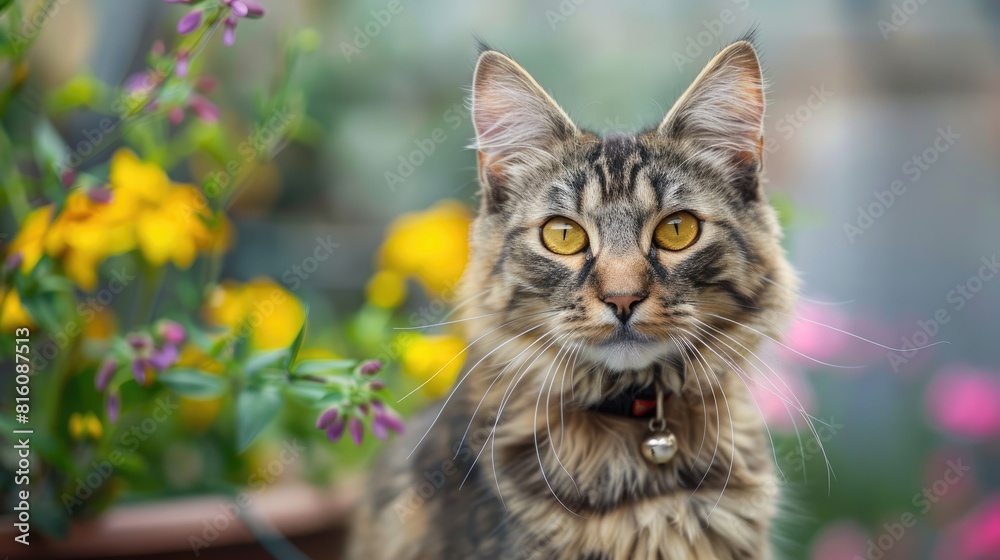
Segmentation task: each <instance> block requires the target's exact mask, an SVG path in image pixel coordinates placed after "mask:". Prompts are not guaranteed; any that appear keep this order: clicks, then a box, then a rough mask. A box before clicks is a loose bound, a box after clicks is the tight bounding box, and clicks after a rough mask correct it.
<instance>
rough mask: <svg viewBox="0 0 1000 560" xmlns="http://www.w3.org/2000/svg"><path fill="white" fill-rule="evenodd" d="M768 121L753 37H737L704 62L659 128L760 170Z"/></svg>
mask: <svg viewBox="0 0 1000 560" xmlns="http://www.w3.org/2000/svg"><path fill="white" fill-rule="evenodd" d="M763 126H764V83H763V76H762V75H761V70H760V61H759V60H758V59H757V53H756V51H754V47H753V45H752V44H751V43H750V42H749V41H737V42H736V43H733V44H732V45H729V46H728V47H726V48H725V49H724V50H723V51H722V52H720V53H719V54H718V55H717V56H716V57H715V58H713V59H712V60H711V62H709V63H708V65H707V66H705V69H704V70H702V71H701V74H699V75H698V77H697V78H695V81H694V83H693V84H691V87H689V88H688V89H687V91H685V92H684V95H682V96H681V98H680V99H678V100H677V103H675V104H674V107H673V108H672V109H671V110H670V112H669V113H667V116H666V117H665V118H664V119H663V122H662V123H660V126H659V129H658V130H659V131H660V132H661V133H662V134H665V135H667V136H670V137H673V138H681V139H687V140H691V141H692V142H694V143H696V144H698V145H700V146H701V147H703V148H704V149H706V150H710V151H713V152H716V153H718V154H720V155H721V156H723V158H724V159H725V160H727V161H729V162H732V163H734V164H737V165H738V166H739V167H740V168H741V169H742V170H747V171H750V170H751V169H752V171H753V172H756V171H757V170H758V169H760V167H761V166H762V165H763V151H764V131H763Z"/></svg>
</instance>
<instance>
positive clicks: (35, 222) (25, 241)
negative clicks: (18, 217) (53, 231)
mask: <svg viewBox="0 0 1000 560" xmlns="http://www.w3.org/2000/svg"><path fill="white" fill-rule="evenodd" d="M51 220H52V206H51V205H49V206H42V207H41V208H36V209H34V210H32V211H31V213H29V214H28V216H27V217H26V218H25V219H24V223H23V224H21V229H20V230H19V231H18V232H17V235H16V236H14V240H13V241H11V242H10V248H9V249H8V251H7V254H8V255H13V254H14V253H21V257H22V260H21V272H22V273H24V274H27V273H29V272H31V271H32V270H34V268H35V265H36V264H38V261H39V260H40V259H41V258H42V254H43V253H44V252H45V232H47V231H48V229H49V222H50V221H51Z"/></svg>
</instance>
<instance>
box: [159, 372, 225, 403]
mask: <svg viewBox="0 0 1000 560" xmlns="http://www.w3.org/2000/svg"><path fill="white" fill-rule="evenodd" d="M159 380H160V382H161V383H163V384H164V385H166V386H167V388H168V389H170V390H171V391H173V392H175V393H177V394H178V395H181V396H183V397H195V398H211V397H218V396H221V395H223V394H225V392H226V389H227V387H226V380H225V378H223V377H221V376H218V375H211V374H208V373H205V372H202V371H198V370H196V369H187V368H175V369H170V370H167V371H165V372H164V373H163V374H162V375H160V377H159Z"/></svg>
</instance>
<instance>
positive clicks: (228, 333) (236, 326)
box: [0, 0, 403, 535]
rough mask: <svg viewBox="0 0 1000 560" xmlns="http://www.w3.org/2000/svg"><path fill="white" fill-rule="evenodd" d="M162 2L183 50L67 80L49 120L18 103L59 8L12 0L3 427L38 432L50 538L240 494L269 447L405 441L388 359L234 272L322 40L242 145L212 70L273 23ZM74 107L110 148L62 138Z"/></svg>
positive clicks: (255, 8)
mask: <svg viewBox="0 0 1000 560" xmlns="http://www.w3.org/2000/svg"><path fill="white" fill-rule="evenodd" d="M169 3H182V4H187V5H189V6H187V9H188V11H187V12H186V13H185V14H183V15H179V20H178V23H177V26H176V30H177V33H178V36H176V37H175V38H174V39H173V43H174V45H173V46H172V47H170V48H168V47H167V45H166V42H163V41H156V42H155V43H153V44H152V47H151V49H150V52H149V54H148V56H147V58H146V62H147V68H146V70H145V71H143V72H139V73H136V74H133V75H132V76H130V77H128V78H127V79H126V80H125V81H124V84H122V85H121V86H120V87H110V86H108V85H106V84H103V83H101V82H99V81H98V80H96V79H95V78H93V77H90V76H87V75H77V76H74V77H73V78H72V79H70V80H69V81H68V82H67V83H65V84H63V85H62V86H60V87H58V88H56V89H54V90H52V91H49V92H48V93H47V94H46V96H45V100H44V103H43V104H42V107H43V110H40V111H39V110H32V109H31V107H30V104H28V103H27V101H25V99H24V98H23V96H22V93H23V92H24V91H25V89H26V87H27V86H28V85H30V84H31V83H32V73H31V69H30V67H29V65H28V62H27V58H26V53H27V51H28V50H29V49H30V47H31V43H32V42H33V40H34V38H33V37H30V38H29V37H26V36H24V34H19V33H18V31H19V30H21V29H23V28H24V27H23V24H24V22H25V21H41V20H44V16H45V12H44V10H45V8H46V6H45V5H43V6H40V7H37V9H38V10H42V11H41V12H34V13H32V12H29V11H26V10H25V8H23V7H22V6H21V4H19V3H17V2H13V3H11V2H0V18H2V19H0V26H2V27H4V29H3V33H2V34H0V35H2V36H3V41H0V68H2V67H3V66H4V65H5V66H6V67H8V68H9V69H10V70H11V72H10V74H9V79H8V81H7V83H6V84H4V85H3V89H2V91H0V118H2V119H3V124H4V127H3V129H2V130H0V177H2V180H3V183H4V186H5V188H4V190H3V199H2V201H3V204H2V208H3V209H4V210H5V212H4V214H3V216H2V217H0V223H2V224H3V226H4V227H3V230H4V231H13V232H14V233H13V235H11V236H7V235H4V236H2V237H0V243H3V245H0V254H2V258H3V260H2V268H0V278H2V284H0V342H2V349H0V359H2V360H3V361H5V362H6V361H8V360H9V361H17V362H19V363H20V362H21V361H22V359H24V362H25V363H24V364H23V367H21V368H19V369H18V370H17V372H18V373H19V374H20V373H22V372H23V373H24V375H23V377H22V376H18V380H19V381H18V384H19V385H23V386H24V389H23V393H20V394H22V395H23V396H24V401H23V406H22V405H21V404H19V405H18V407H17V412H18V414H17V415H16V416H15V415H13V414H10V415H8V414H5V415H4V416H3V419H2V420H0V423H2V424H3V428H4V429H5V430H16V429H30V430H31V433H32V441H33V451H34V453H36V461H37V462H36V463H35V466H34V471H33V472H34V473H37V475H36V477H35V478H33V480H32V481H31V488H32V492H33V496H36V497H35V498H33V507H34V508H35V511H36V512H39V513H36V514H35V516H34V519H35V526H36V527H38V528H39V529H41V530H42V532H44V533H47V534H50V535H64V534H65V533H66V530H67V526H68V525H67V521H68V520H69V519H70V517H71V516H75V515H79V514H92V513H95V512H99V511H100V510H101V509H103V508H104V507H106V506H108V505H109V504H112V503H114V502H116V501H118V500H121V499H122V498H123V496H126V497H131V498H132V499H135V498H148V497H151V496H157V495H163V494H172V493H178V492H179V493H184V492H201V491H209V490H218V489H219V488H220V486H219V485H220V484H221V485H222V486H221V487H222V488H234V487H238V486H239V485H241V484H242V485H245V484H246V481H247V480H248V476H249V475H250V474H251V473H253V472H255V470H256V469H257V468H258V467H259V465H258V463H259V456H260V454H261V453H262V452H261V449H266V447H267V446H268V445H269V441H273V440H274V438H275V436H283V437H285V438H291V437H295V438H314V439H317V440H320V439H322V438H323V437H324V436H325V437H326V438H328V439H329V440H332V441H337V440H340V439H341V438H342V436H343V434H345V433H349V434H350V439H351V440H352V441H353V442H354V443H356V444H359V445H360V444H361V443H362V440H363V439H364V434H365V432H366V431H370V433H371V434H373V435H374V436H375V437H376V438H377V439H385V438H386V437H388V435H389V433H390V432H399V431H401V430H402V429H403V424H402V422H401V420H400V416H399V415H398V414H397V413H396V412H395V411H394V410H393V409H392V408H391V407H390V406H389V405H388V404H387V403H388V394H389V393H388V390H387V388H386V385H385V382H384V381H383V380H381V379H380V378H379V377H380V375H381V371H382V369H383V366H382V363H381V362H379V361H374V360H367V361H359V360H354V359H344V358H342V357H340V356H336V355H334V354H332V353H330V352H329V351H325V350H321V349H317V348H314V347H310V346H308V345H307V344H306V341H307V336H306V324H307V313H306V308H305V305H304V304H303V303H302V302H301V301H300V300H299V299H298V298H297V297H296V296H295V295H294V294H293V293H291V292H289V291H288V290H287V289H286V288H285V287H283V286H282V285H280V284H278V283H276V282H275V281H273V280H271V279H269V278H266V277H260V278H257V279H254V280H251V281H249V282H245V283H237V282H234V281H232V280H222V279H220V275H221V271H222V270H223V266H222V259H223V258H224V256H225V254H226V252H227V251H228V250H229V249H231V248H232V247H233V246H234V244H235V243H236V235H235V231H236V228H235V227H234V225H233V223H232V221H231V219H230V216H229V213H228V209H229V207H230V205H231V203H232V202H233V200H235V198H236V197H237V196H238V195H239V193H240V191H241V189H242V187H243V186H244V184H245V183H246V182H247V181H248V180H249V179H250V178H251V177H253V175H254V173H253V172H254V171H255V170H257V169H258V168H259V167H260V166H261V165H265V164H266V163H267V162H268V161H269V160H271V159H272V158H273V157H274V156H275V155H276V154H277V153H278V151H279V150H280V149H281V148H282V147H283V146H284V145H286V144H287V143H289V142H307V141H308V135H307V134H306V133H305V132H304V130H305V129H307V128H308V126H309V124H310V123H309V122H308V119H307V117H305V114H306V111H305V109H306V108H305V104H304V101H303V99H302V97H301V96H300V95H298V94H296V93H295V91H294V88H292V87H291V85H292V84H293V83H294V80H295V67H296V64H297V62H298V60H299V59H300V58H302V57H304V56H305V55H307V54H308V53H309V52H310V51H313V50H315V48H316V46H317V41H318V39H317V35H316V33H315V32H313V31H309V30H307V31H302V32H299V33H297V34H295V35H293V36H292V38H291V39H290V40H289V41H288V45H287V47H286V49H285V53H284V61H285V64H284V65H283V67H282V71H281V72H280V73H279V75H278V76H276V78H275V83H276V84H277V85H276V86H275V87H274V88H273V89H272V90H271V91H270V92H268V93H265V94H262V95H260V96H258V98H257V104H256V111H255V113H254V115H252V116H251V120H252V121H253V123H254V124H252V125H251V126H250V129H251V131H252V134H251V137H250V138H249V139H247V140H245V141H242V142H241V140H240V139H239V138H238V137H235V136H234V134H232V132H230V131H231V130H232V129H233V128H238V126H237V127H233V126H225V125H224V122H225V120H226V119H227V118H228V119H230V120H232V121H239V120H241V119H243V118H245V117H244V116H243V115H240V114H238V113H234V114H232V115H230V114H228V112H227V111H224V110H223V109H222V108H220V107H219V106H217V105H215V103H214V102H213V100H212V99H213V94H214V92H216V91H217V90H218V89H219V88H220V84H219V83H218V81H217V80H215V79H214V78H213V77H212V76H210V75H209V74H208V73H207V72H206V70H205V68H206V67H207V64H206V63H205V60H204V58H205V54H206V53H208V52H210V49H211V48H212V47H211V45H210V43H209V39H210V38H211V37H212V36H213V34H215V32H216V31H219V30H221V32H222V43H223V44H224V45H226V46H232V45H233V44H234V41H235V31H236V27H237V25H238V24H239V23H240V22H241V21H242V20H244V19H254V18H260V17H262V16H264V14H265V10H264V8H263V7H262V6H261V5H260V4H259V3H257V2H255V1H253V0H201V1H195V0H188V1H183V2H177V1H174V2H169ZM169 11H170V13H172V14H173V13H174V12H173V9H171V10H169ZM5 12H6V13H5ZM14 109H16V110H17V115H18V118H14V116H12V114H11V113H13V110H14ZM81 114H82V115H85V116H86V117H87V118H89V119H91V120H95V122H97V123H98V130H99V131H100V134H99V135H94V134H90V132H89V131H85V132H84V133H83V134H82V136H83V140H81V141H80V142H78V143H76V144H67V143H66V141H64V139H63V138H64V135H63V134H61V133H60V132H59V129H60V126H62V125H65V121H64V119H67V118H69V117H70V116H72V115H81ZM23 121H27V123H24V122H23ZM253 131H257V132H253ZM265 131H266V134H265V133H263V132H265ZM108 156H109V157H108ZM102 158H106V159H107V163H106V164H105V163H103V162H102ZM212 169H219V170H218V171H214V172H213V171H211V170H212ZM178 177H183V178H184V179H183V180H178V179H177V178H178ZM8 211H9V213H8ZM15 342H16V344H15ZM15 348H19V350H16V351H15V353H14V354H12V353H11V352H12V350H14V349H15ZM15 354H17V355H15ZM18 355H20V356H21V357H18ZM18 402H19V403H22V401H18ZM12 408H13V406H12ZM22 412H23V414H22ZM18 423H20V425H19V424H18ZM317 428H318V429H317ZM265 431H269V432H270V433H271V434H272V436H271V437H269V438H260V437H259V436H260V435H261V434H262V433H264V432H265ZM326 447H327V448H329V447H330V446H326ZM330 453H331V452H330V451H328V450H323V449H322V448H320V449H318V450H316V451H315V452H314V453H310V455H309V458H308V459H307V461H308V462H309V463H310V464H309V465H306V467H307V469H302V470H308V467H314V468H313V469H312V473H313V474H311V475H307V476H311V477H312V478H315V479H317V481H322V480H323V479H325V478H328V477H329V476H330V475H329V473H331V472H333V471H334V469H331V468H330V466H331V465H330ZM105 464H107V465H109V468H107V469H105V468H104V467H103V465H105ZM178 465H180V466H181V467H180V468H177V467H178ZM3 466H4V468H5V469H6V468H10V469H11V470H14V468H16V464H7V463H6V462H5V463H4V465H3ZM95 469H97V472H98V475H94V471H95ZM95 476H96V478H95Z"/></svg>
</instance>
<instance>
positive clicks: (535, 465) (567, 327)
mask: <svg viewBox="0 0 1000 560" xmlns="http://www.w3.org/2000/svg"><path fill="white" fill-rule="evenodd" d="M473 116H474V120H475V123H476V128H477V133H478V148H479V151H480V156H479V163H480V178H481V182H482V183H483V207H482V210H481V212H480V215H479V217H478V218H477V220H476V222H475V223H474V225H473V227H472V232H471V243H472V252H471V255H472V256H471V261H470V263H469V266H468V269H467V271H466V275H465V278H464V279H463V289H462V292H463V294H464V298H463V299H467V300H469V303H468V304H467V305H466V307H465V309H464V312H463V317H464V322H463V325H464V326H465V328H466V332H467V336H468V340H469V341H470V342H472V344H471V345H470V349H469V354H468V355H469V358H468V362H467V365H466V369H465V371H464V372H463V374H462V376H461V377H460V380H459V382H458V383H457V386H456V389H455V392H454V394H453V396H452V397H451V398H450V400H449V401H447V402H446V403H444V407H443V408H441V406H440V405H439V406H437V407H435V408H434V409H432V410H430V411H428V412H427V413H426V414H425V415H423V416H422V417H420V418H418V419H415V420H414V422H413V424H411V426H410V431H409V433H408V435H407V436H406V437H405V438H403V439H402V440H401V441H400V442H398V443H397V445H395V446H393V448H392V449H390V451H389V452H388V454H387V455H386V456H385V457H384V458H383V459H382V460H381V461H380V462H379V463H378V465H377V466H376V469H375V471H374V472H373V478H372V483H371V484H372V490H371V492H370V499H369V501H368V502H367V503H366V504H365V505H364V506H363V509H362V511H361V512H360V515H359V518H358V525H357V529H356V532H355V538H354V541H353V546H352V556H351V557H352V558H354V559H356V560H362V559H373V558H394V559H395V558H409V559H423V558H427V559H430V558H435V559H436V558H477V559H487V558H498V559H499V558H518V557H521V558H545V559H581V558H591V559H604V560H619V559H621V560H626V559H627V560H632V559H662V560H665V559H671V560H683V559H767V558H770V557H771V554H770V548H769V544H768V528H769V524H770V520H771V518H772V517H773V516H774V514H775V510H776V505H775V503H776V497H777V484H776V481H775V478H774V475H773V468H772V464H771V460H770V457H771V450H770V448H769V446H768V440H767V438H766V436H765V432H764V426H763V423H762V420H761V417H760V414H759V411H758V409H757V407H756V405H755V403H754V402H753V399H752V397H751V394H750V392H749V386H750V385H751V384H753V383H760V384H762V386H763V387H765V388H773V389H775V390H777V391H779V392H782V393H783V391H781V390H780V389H778V388H777V386H776V385H775V384H774V383H775V380H774V377H773V375H772V373H771V372H769V371H768V370H767V369H766V368H765V367H763V366H762V365H761V362H760V361H759V359H754V354H753V353H754V352H755V348H756V347H757V346H758V344H759V342H760V340H761V338H762V337H764V336H768V337H776V336H777V335H778V326H777V325H776V323H778V321H777V320H776V318H777V317H779V316H780V315H781V314H782V313H784V312H787V311H789V309H790V307H791V304H792V297H791V295H790V294H792V293H793V290H794V288H795V278H794V275H793V273H792V271H791V268H790V267H789V265H788V263H787V261H786V260H785V257H784V253H783V251H782V249H781V246H780V238H781V233H780V230H779V227H778V224H777V220H776V218H775V215H774V211H773V210H772V209H771V207H770V206H769V205H768V204H767V203H766V200H765V198H764V196H763V194H762V192H761V189H760V177H759V173H760V170H761V166H762V161H761V156H762V154H761V152H760V151H759V146H760V145H761V120H760V119H761V118H762V116H763V90H762V84H761V78H760V69H759V65H758V63H757V58H756V55H755V53H754V50H753V48H752V46H751V45H750V44H749V43H747V42H737V43H735V44H733V45H731V46H730V47H728V48H727V49H725V50H724V51H723V52H722V53H720V55H719V56H717V57H716V58H715V59H714V60H713V61H712V62H711V63H709V65H708V67H707V68H706V70H705V71H703V72H702V74H701V75H700V76H699V78H698V79H697V80H696V81H695V84H694V85H692V87H691V88H690V89H689V90H688V92H686V93H685V95H684V96H683V97H682V98H681V100H679V101H678V102H677V104H676V105H675V107H674V109H673V110H671V112H670V113H669V114H668V115H667V117H666V118H665V119H664V122H663V123H662V124H661V125H660V126H659V127H657V128H656V129H654V130H650V131H647V132H644V133H641V134H638V135H635V136H624V135H615V136H609V137H604V138H601V137H598V136H596V135H594V134H591V133H588V132H584V131H580V130H578V129H577V128H576V127H575V125H573V124H572V122H570V121H569V119H568V117H566V115H565V113H563V112H562V110H561V109H559V108H558V106H557V105H556V104H555V102H554V101H552V100H551V98H549V97H548V96H547V95H546V94H545V93H544V91H543V90H542V89H541V88H540V86H538V84H537V83H536V82H535V81H534V80H533V79H532V78H531V77H530V76H528V75H527V73H525V72H524V71H523V70H522V69H521V68H520V67H519V66H517V65H516V63H514V62H513V61H511V60H510V59H508V58H506V57H504V56H503V55H500V54H498V53H495V52H492V51H488V52H486V53H484V54H483V55H482V57H481V58H480V62H479V65H478V66H477V71H476V80H475V83H474V93H473ZM679 210H687V211H690V212H692V213H694V214H695V215H696V216H698V218H699V219H700V220H701V221H702V225H701V231H700V234H699V237H698V239H697V241H696V242H695V243H694V244H693V245H692V246H691V247H690V248H688V249H685V250H682V251H678V252H670V251H665V250H661V249H658V248H657V247H655V245H653V243H652V237H653V235H652V232H653V229H654V228H655V227H656V225H657V224H658V223H659V221H660V220H662V219H663V217H664V216H666V215H669V214H670V213H672V212H676V211H679ZM552 216H566V217H569V218H571V219H573V220H574V221H576V222H577V223H578V224H580V225H581V226H582V227H583V228H584V229H585V230H586V231H587V233H588V236H589V240H590V241H589V246H588V247H587V249H586V251H583V252H581V253H578V254H576V255H568V256H564V255H556V254H553V253H551V252H548V251H547V250H546V249H545V248H544V246H542V244H541V242H540V241H539V234H538V231H539V228H540V227H541V226H542V225H543V224H544V223H545V221H546V220H547V219H548V218H550V217H552ZM608 294H641V295H642V296H643V298H644V299H643V300H642V301H641V302H640V303H638V304H637V306H636V311H635V312H634V314H633V315H634V316H633V317H632V320H631V322H630V323H629V324H628V325H629V326H628V327H623V326H622V325H621V324H620V323H619V320H618V319H617V318H615V316H614V312H613V311H611V310H609V308H608V305H607V304H606V303H605V302H604V301H602V300H603V299H606V298H607V296H608ZM623 332H626V333H631V334H622V333H623ZM616 337H624V338H616ZM629 337H631V338H629ZM636 341H638V342H636ZM680 364H683V366H681V365H680ZM636 385H639V386H643V385H657V386H659V387H661V388H663V389H665V390H667V391H669V394H670V397H669V399H668V401H667V405H666V415H667V425H668V427H669V428H670V429H671V430H672V431H673V432H674V433H675V434H676V435H677V437H678V440H679V444H680V451H679V453H678V455H677V456H676V457H675V458H674V459H673V460H672V461H671V462H670V463H668V464H667V465H663V466H656V465H651V464H650V463H648V462H646V461H645V460H644V459H643V458H642V456H641V454H640V453H639V446H640V443H641V441H642V440H643V438H644V437H646V436H647V435H648V434H649V427H648V425H647V422H646V421H643V420H637V419H632V418H624V417H618V416H610V415H606V414H602V413H598V412H594V411H591V410H589V408H590V407H591V406H593V405H594V404H596V403H598V402H600V401H602V400H603V399H607V398H609V397H610V396H614V395H616V394H618V393H621V392H622V391H624V390H626V389H627V388H628V387H631V386H636ZM793 406H794V405H793ZM497 418H499V420H498V419H497ZM418 442H419V445H418ZM413 449H416V451H415V452H414V453H413V454H412V455H411V456H409V457H407V455H408V454H409V453H410V451H411V450H413ZM463 481H464V484H463Z"/></svg>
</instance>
